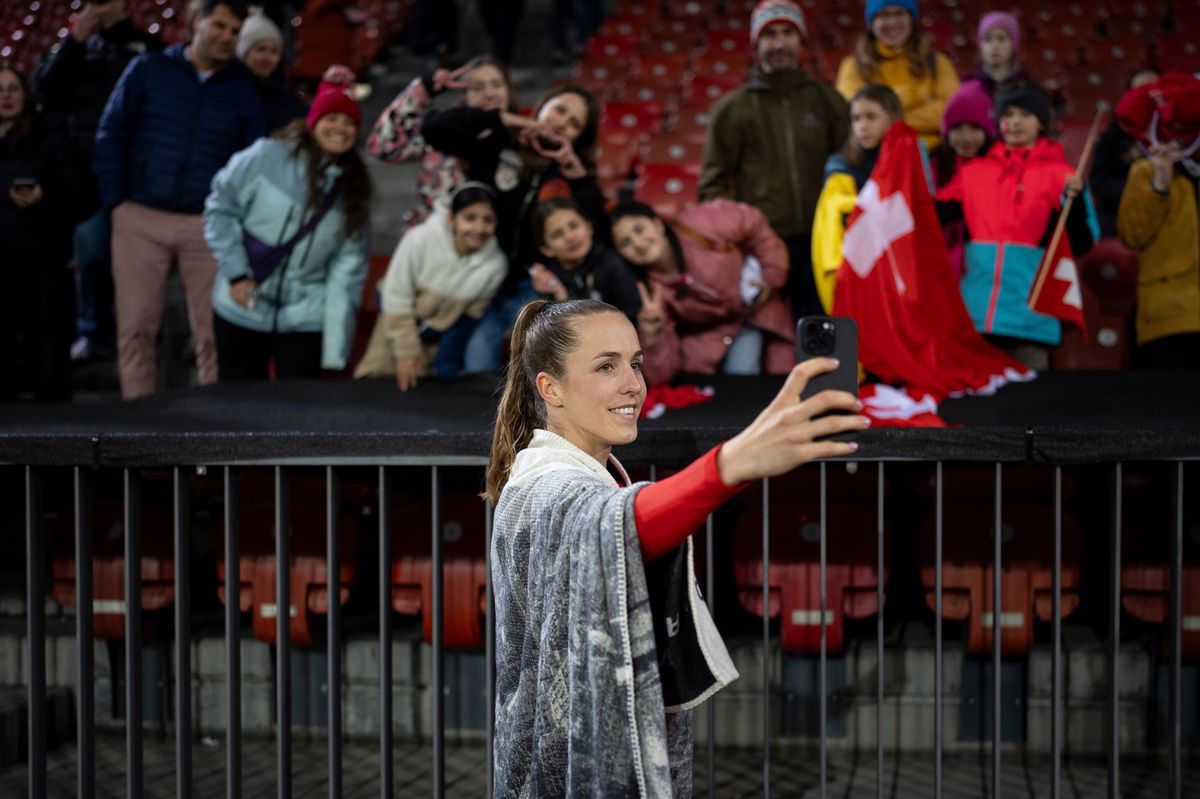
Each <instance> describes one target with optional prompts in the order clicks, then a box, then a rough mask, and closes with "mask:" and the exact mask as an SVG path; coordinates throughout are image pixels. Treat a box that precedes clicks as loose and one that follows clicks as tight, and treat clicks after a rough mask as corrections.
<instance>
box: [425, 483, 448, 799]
mask: <svg viewBox="0 0 1200 799" xmlns="http://www.w3.org/2000/svg"><path fill="white" fill-rule="evenodd" d="M429 505H430V507H431V508H432V509H433V515H432V518H431V520H430V528H431V529H430V539H431V543H432V545H433V549H432V552H433V556H432V557H433V566H432V571H433V581H432V582H433V586H432V588H433V795H434V797H435V799H441V797H443V796H445V795H446V662H445V651H444V641H445V624H444V621H443V619H442V613H443V610H444V602H443V596H442V588H443V585H442V474H441V471H440V470H439V469H438V467H436V466H431V467H430V496H429Z"/></svg>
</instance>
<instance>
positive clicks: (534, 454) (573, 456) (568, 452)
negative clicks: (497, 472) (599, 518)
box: [508, 429, 629, 488]
mask: <svg viewBox="0 0 1200 799" xmlns="http://www.w3.org/2000/svg"><path fill="white" fill-rule="evenodd" d="M608 460H609V462H610V463H612V464H613V466H614V467H615V468H616V470H617V473H618V474H620V475H621V477H622V478H623V479H624V481H625V485H629V475H628V474H627V473H626V472H625V467H623V466H622V465H621V462H620V461H618V460H617V459H616V457H615V456H613V455H611V454H610V455H609V456H608ZM556 469H577V470H579V471H581V472H585V473H587V474H589V475H591V476H593V477H595V478H596V480H598V481H600V482H602V483H604V484H605V485H609V486H612V487H613V488H621V487H622V486H621V484H620V483H618V482H617V479H616V478H615V477H613V475H612V472H610V471H609V470H608V469H606V468H604V467H603V466H602V465H601V464H600V462H599V461H598V460H596V459H595V458H593V457H592V456H591V455H589V454H587V453H586V452H584V451H583V450H582V449H580V448H579V447H577V446H575V445H574V444H572V443H571V442H570V441H567V440H566V439H565V438H563V437H562V436H560V435H558V434H557V433H551V432H550V431H549V430H542V429H538V430H534V431H533V438H531V439H530V440H529V444H528V445H527V446H526V447H525V449H523V450H521V451H520V452H518V453H517V457H516V458H515V459H514V460H513V465H512V470H511V471H510V472H509V476H508V485H509V486H512V487H514V488H516V487H518V486H520V485H522V484H524V483H528V482H529V481H531V480H533V479H534V478H536V477H538V476H539V475H542V474H545V473H546V472H549V471H554V470H556Z"/></svg>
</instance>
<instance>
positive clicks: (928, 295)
mask: <svg viewBox="0 0 1200 799" xmlns="http://www.w3.org/2000/svg"><path fill="white" fill-rule="evenodd" d="M833 314H834V315H835V316H849V317H853V318H854V320H855V321H856V322H857V323H858V330H859V360H860V361H861V363H862V365H863V367H864V368H865V369H866V370H867V371H868V372H870V373H871V374H873V375H875V376H877V377H879V378H880V379H881V380H882V381H883V382H885V383H888V384H890V385H893V386H904V387H906V388H907V393H908V395H909V396H911V397H923V396H925V395H928V396H929V397H932V398H933V401H934V402H940V401H941V400H942V399H945V398H946V397H953V396H960V395H963V394H991V393H994V392H995V391H996V390H997V389H998V388H1000V387H1001V386H1003V385H1004V384H1005V383H1008V382H1010V381H1023V380H1031V379H1033V378H1034V377H1036V373H1035V372H1034V371H1033V370H1031V369H1029V368H1028V367H1026V366H1025V365H1024V364H1022V363H1020V362H1019V361H1016V360H1015V359H1013V358H1011V357H1009V356H1008V355H1006V354H1005V353H1003V352H1001V351H1000V350H998V349H996V348H995V347H993V346H992V345H990V344H988V343H987V342H986V341H984V339H983V337H982V336H980V334H979V333H978V332H977V331H976V330H975V326H974V325H973V324H972V323H971V319H970V317H969V316H968V315H967V309H966V307H965V306H964V305H963V300H962V295H961V294H960V293H959V288H958V282H957V281H956V280H955V278H954V273H953V272H952V271H951V267H950V258H949V256H948V255H947V253H946V244H945V242H944V240H943V239H942V230H941V226H940V224H939V222H938V217H937V210H936V208H935V206H934V202H933V196H932V194H931V193H930V188H929V183H928V180H927V178H926V172H925V163H924V159H923V158H922V153H921V149H920V145H919V144H918V139H917V134H916V131H914V130H913V129H912V128H911V127H910V126H908V125H907V124H905V123H903V122H897V123H895V124H893V125H892V127H891V129H890V130H889V131H888V133H887V136H885V137H884V140H883V145H882V147H881V149H880V153H879V160H878V162H877V163H876V165H875V169H874V171H872V173H871V179H870V180H869V181H867V184H866V185H865V186H864V187H863V188H862V190H861V191H860V192H859V197H858V204H857V205H856V206H855V208H854V211H853V212H851V214H850V218H849V220H848V221H847V223H846V235H845V238H844V240H843V245H842V265H841V268H840V269H839V270H838V279H837V288H836V290H835V292H834V300H833Z"/></svg>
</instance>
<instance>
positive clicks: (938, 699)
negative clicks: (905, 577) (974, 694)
mask: <svg viewBox="0 0 1200 799" xmlns="http://www.w3.org/2000/svg"><path fill="white" fill-rule="evenodd" d="M942 479H943V468H942V462H941V461H938V462H937V478H936V485H935V486H934V530H933V549H934V553H933V559H934V560H933V796H934V799H941V797H942Z"/></svg>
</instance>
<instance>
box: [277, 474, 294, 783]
mask: <svg viewBox="0 0 1200 799" xmlns="http://www.w3.org/2000/svg"><path fill="white" fill-rule="evenodd" d="M288 506H289V500H288V484H287V475H285V474H284V472H283V467H282V466H276V467H275V745H276V749H275V771H276V780H277V782H276V785H277V786H278V787H277V792H278V796H279V797H280V799H289V797H291V795H292V668H291V666H292V646H291V644H292V641H291V635H292V592H291V587H292V586H291V577H292V553H291V546H290V544H291V541H290V540H289V539H290V537H291V533H292V530H291V527H292V522H291V514H290V508H289V507H288Z"/></svg>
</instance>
